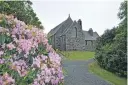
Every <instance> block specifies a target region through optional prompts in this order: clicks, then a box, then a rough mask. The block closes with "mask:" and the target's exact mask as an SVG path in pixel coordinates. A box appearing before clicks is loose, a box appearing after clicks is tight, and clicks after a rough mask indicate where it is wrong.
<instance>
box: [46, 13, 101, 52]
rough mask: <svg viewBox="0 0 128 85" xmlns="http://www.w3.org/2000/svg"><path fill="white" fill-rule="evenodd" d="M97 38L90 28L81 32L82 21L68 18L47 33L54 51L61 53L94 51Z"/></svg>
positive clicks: (96, 34)
mask: <svg viewBox="0 0 128 85" xmlns="http://www.w3.org/2000/svg"><path fill="white" fill-rule="evenodd" d="M98 37H99V35H98V33H97V32H93V30H92V28H90V29H89V30H88V31H84V30H82V21H81V19H79V20H78V21H73V20H72V19H71V17H70V15H69V17H68V18H67V19H66V20H65V21H63V22H62V23H60V24H59V25H57V26H56V27H55V28H53V29H52V30H51V31H50V32H49V33H48V39H49V40H50V42H51V45H52V47H53V48H54V49H58V50H62V51H72V50H79V51H84V50H85V51H94V50H95V44H96V39H97V38H98Z"/></svg>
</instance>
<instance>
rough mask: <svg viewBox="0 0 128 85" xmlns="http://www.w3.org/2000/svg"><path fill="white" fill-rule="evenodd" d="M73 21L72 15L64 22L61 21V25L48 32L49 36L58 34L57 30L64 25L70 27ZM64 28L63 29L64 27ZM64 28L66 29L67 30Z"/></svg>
mask: <svg viewBox="0 0 128 85" xmlns="http://www.w3.org/2000/svg"><path fill="white" fill-rule="evenodd" d="M72 23H73V21H72V19H71V18H70V16H69V17H68V18H67V19H66V20H65V21H63V22H62V23H60V24H59V25H57V26H56V27H55V28H53V29H52V30H51V31H50V32H49V33H48V37H50V36H52V35H54V34H56V32H57V31H58V30H59V29H60V28H61V27H62V26H64V28H65V29H66V28H69V26H70V25H71V24H72ZM64 28H63V29H64ZM65 29H64V30H65Z"/></svg>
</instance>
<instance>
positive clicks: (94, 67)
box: [89, 62, 127, 85]
mask: <svg viewBox="0 0 128 85" xmlns="http://www.w3.org/2000/svg"><path fill="white" fill-rule="evenodd" d="M89 70H90V71H91V72H92V73H94V74H97V75H98V76H100V77H102V78H103V79H105V80H107V81H109V82H110V83H112V85H127V80H126V79H125V78H121V77H118V76H117V75H115V74H113V73H111V72H109V71H107V70H105V69H103V68H101V67H100V66H99V65H98V64H97V63H96V62H93V63H91V64H89Z"/></svg>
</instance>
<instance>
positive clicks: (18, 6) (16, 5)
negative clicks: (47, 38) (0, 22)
mask: <svg viewBox="0 0 128 85" xmlns="http://www.w3.org/2000/svg"><path fill="white" fill-rule="evenodd" d="M0 13H2V14H7V15H9V14H13V15H14V16H15V17H17V18H18V19H19V20H21V21H24V22H25V23H26V24H31V25H34V26H37V27H39V28H43V26H42V24H41V22H40V21H39V19H38V17H37V16H36V13H34V11H33V9H32V2H31V1H0Z"/></svg>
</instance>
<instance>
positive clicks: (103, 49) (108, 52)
mask: <svg viewBox="0 0 128 85" xmlns="http://www.w3.org/2000/svg"><path fill="white" fill-rule="evenodd" d="M118 17H119V18H120V19H121V22H120V23H119V26H117V27H114V28H113V29H111V30H106V31H105V33H104V34H103V35H102V36H101V37H100V38H99V39H98V40H97V44H96V55H95V58H96V60H97V62H98V64H99V65H100V66H101V67H103V68H105V69H107V70H109V71H111V72H113V73H115V74H118V75H119V76H124V77H127V1H124V2H122V3H121V7H120V10H119V13H118Z"/></svg>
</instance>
